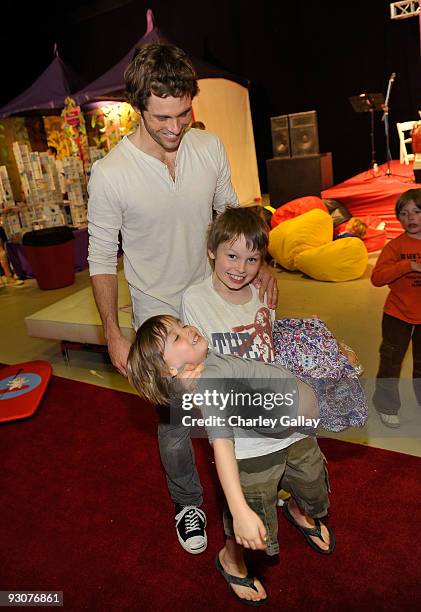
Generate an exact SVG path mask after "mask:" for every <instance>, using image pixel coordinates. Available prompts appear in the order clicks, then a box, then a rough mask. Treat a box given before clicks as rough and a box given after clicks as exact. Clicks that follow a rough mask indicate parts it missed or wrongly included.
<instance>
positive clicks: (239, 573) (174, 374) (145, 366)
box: [128, 315, 334, 605]
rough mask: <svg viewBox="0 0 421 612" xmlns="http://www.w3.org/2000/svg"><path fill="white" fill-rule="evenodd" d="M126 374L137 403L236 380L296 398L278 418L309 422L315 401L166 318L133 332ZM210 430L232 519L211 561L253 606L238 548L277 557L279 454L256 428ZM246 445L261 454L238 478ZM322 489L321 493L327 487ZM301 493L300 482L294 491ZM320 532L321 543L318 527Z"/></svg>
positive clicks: (298, 386)
mask: <svg viewBox="0 0 421 612" xmlns="http://www.w3.org/2000/svg"><path fill="white" fill-rule="evenodd" d="M203 366H204V367H203ZM186 369H188V371H187V372H186V371H185V370H186ZM128 374H129V380H130V383H131V384H132V385H133V386H134V387H135V388H136V389H137V391H138V392H139V394H140V395H141V396H143V397H145V398H146V399H148V400H150V401H152V402H159V403H167V404H168V403H169V397H170V395H171V392H172V389H174V384H173V382H174V379H175V381H176V382H180V380H181V383H182V384H183V386H184V385H185V386H186V387H187V388H188V389H189V390H191V389H192V385H193V389H196V387H195V385H200V382H201V381H204V383H205V385H209V384H210V383H211V381H212V380H215V379H221V380H225V381H226V380H229V381H230V383H233V384H234V386H235V381H236V380H238V379H243V380H247V381H248V384H249V385H250V388H251V389H253V388H256V387H255V384H256V385H257V388H258V387H259V382H258V379H265V380H264V385H265V391H266V390H267V389H275V388H276V391H277V392H278V391H279V390H282V391H283V392H284V393H283V395H284V397H287V394H289V393H292V395H294V394H295V397H296V398H298V402H295V401H294V404H295V405H294V407H293V408H291V407H289V408H288V406H283V407H282V408H281V410H282V411H284V410H286V411H287V412H288V413H289V415H290V416H291V417H292V416H293V415H294V414H295V415H305V416H307V417H311V416H314V415H316V414H317V401H316V398H315V395H314V393H313V391H312V389H311V388H310V387H309V386H307V385H306V384H305V383H303V382H301V381H299V380H297V379H294V378H293V377H292V376H291V374H290V373H289V372H288V371H287V370H285V369H284V368H282V367H281V366H277V365H274V364H266V363H262V362H259V361H255V360H250V359H241V358H239V357H236V356H231V355H220V354H218V353H217V352H215V351H212V350H209V347H208V343H207V341H206V340H205V338H204V337H203V336H202V335H201V334H200V333H199V331H198V330H197V329H196V328H195V327H193V326H190V325H183V324H182V323H181V321H179V320H177V319H175V318H174V317H172V316H169V315H158V316H155V317H151V318H150V319H148V320H147V321H145V322H144V323H143V325H141V327H140V328H139V329H138V331H137V334H136V339H135V341H134V343H133V344H132V347H131V349H130V353H129V359H128ZM192 379H193V380H192ZM260 384H261V383H260ZM199 388H200V387H199ZM278 414H279V413H278ZM204 416H206V412H205V413H204ZM207 430H208V434H209V437H210V439H211V442H212V444H213V448H214V453H215V463H216V467H217V471H218V475H219V479H220V482H221V485H222V488H223V490H224V493H225V497H226V500H227V503H228V506H229V509H230V513H227V512H226V513H225V516H224V526H225V533H226V535H227V540H226V544H225V546H224V548H223V549H222V550H221V551H220V553H219V555H218V556H217V558H216V566H217V569H218V571H219V572H220V573H221V575H222V576H223V577H224V579H225V580H226V581H227V582H228V583H229V584H231V586H232V589H233V592H234V594H235V595H236V596H237V597H238V598H239V599H241V600H243V601H245V602H246V603H250V602H254V605H257V602H261V603H263V602H264V601H265V600H266V599H267V596H266V592H265V590H264V588H263V586H262V584H261V583H260V582H259V581H258V580H257V579H256V578H253V577H252V576H251V575H249V573H248V571H247V568H246V566H245V563H244V557H243V547H244V548H252V549H254V550H255V549H266V552H267V553H268V554H270V555H275V554H277V552H278V550H279V547H278V542H277V517H276V500H277V483H278V481H279V479H280V478H281V476H282V472H283V470H284V463H283V458H282V451H281V452H279V451H278V452H276V451H275V452H274V451H273V444H272V443H273V439H272V438H269V437H267V436H266V435H265V433H264V432H263V431H262V429H259V427H255V428H254V431H252V432H250V435H248V434H247V432H246V431H245V430H244V429H243V427H242V426H235V425H234V426H231V425H230V424H229V423H228V424H227V422H225V424H221V425H220V424H218V425H213V424H211V425H209V424H207ZM269 435H270V434H269ZM249 439H253V440H254V439H257V440H258V441H259V445H260V448H259V451H258V452H256V453H255V455H254V457H253V458H252V459H250V460H249V461H244V462H243V463H244V464H246V465H245V470H244V471H243V472H242V467H241V465H240V473H241V477H240V475H239V469H238V466H237V462H236V458H235V453H234V446H235V448H237V444H238V443H239V442H240V441H241V440H244V442H245V443H247V441H248V440H249ZM240 463H241V462H240ZM297 468H298V463H297ZM324 485H325V487H326V482H325V481H324ZM299 488H300V483H299V478H298V480H297V482H296V490H297V491H298V489H299ZM303 489H304V490H305V484H304V485H303ZM325 497H326V499H325V500H319V507H320V508H321V507H322V506H323V505H326V503H327V495H326V496H325ZM316 513H317V512H316ZM323 513H324V512H323ZM317 529H318V536H319V537H321V531H320V522H319V524H318V528H317ZM315 531H316V530H315ZM328 536H329V537H330V549H329V552H331V550H333V546H334V539H333V534H332V533H331V532H328ZM318 550H320V551H321V552H325V551H322V550H321V549H319V548H318Z"/></svg>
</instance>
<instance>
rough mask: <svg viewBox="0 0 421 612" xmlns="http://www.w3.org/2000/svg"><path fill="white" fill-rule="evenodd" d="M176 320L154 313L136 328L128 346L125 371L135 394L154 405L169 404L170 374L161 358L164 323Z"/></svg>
mask: <svg viewBox="0 0 421 612" xmlns="http://www.w3.org/2000/svg"><path fill="white" fill-rule="evenodd" d="M174 321H177V319H176V318H175V317H173V316H171V315H156V316H155V317H151V318H150V319H147V320H146V321H145V322H144V323H143V324H142V325H141V326H140V327H139V329H138V330H137V333H136V338H135V340H134V341H133V344H132V346H131V348H130V352H129V357H128V360H127V372H128V379H129V382H130V384H131V385H132V386H133V387H134V388H135V389H136V391H137V392H138V393H139V395H140V396H141V397H143V398H145V399H147V400H149V401H150V402H152V403H155V404H168V403H169V384H170V373H169V371H168V366H167V364H166V363H165V360H164V349H165V342H166V340H167V337H168V325H169V324H170V323H173V322H174Z"/></svg>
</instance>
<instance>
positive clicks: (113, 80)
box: [72, 9, 248, 105]
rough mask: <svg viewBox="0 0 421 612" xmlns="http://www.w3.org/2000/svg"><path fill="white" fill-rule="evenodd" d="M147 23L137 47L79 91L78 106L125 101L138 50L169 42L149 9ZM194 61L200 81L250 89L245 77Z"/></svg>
mask: <svg viewBox="0 0 421 612" xmlns="http://www.w3.org/2000/svg"><path fill="white" fill-rule="evenodd" d="M146 22H147V27H146V32H145V34H144V35H143V36H142V38H141V39H140V40H138V41H137V43H136V44H135V45H133V46H132V47H131V49H130V50H129V51H128V52H127V53H126V55H125V56H124V57H123V58H122V59H121V60H120V61H119V62H117V64H115V65H114V66H113V67H112V68H110V69H109V70H107V72H105V73H104V74H103V75H102V76H100V77H99V78H97V79H96V80H95V81H93V82H92V83H90V84H89V85H87V86H86V87H84V88H83V89H81V90H80V91H77V92H76V93H75V94H74V95H73V96H72V97H73V98H74V99H75V100H76V102H77V104H80V105H83V104H87V103H89V102H96V101H97V102H99V101H102V100H110V101H113V100H115V101H124V100H125V95H124V89H125V84H124V71H125V69H126V67H127V65H128V64H129V63H130V61H131V60H132V58H133V55H134V53H135V52H136V50H137V49H139V48H140V47H142V46H144V45H147V44H148V43H153V42H158V41H165V40H168V39H167V38H166V37H165V36H164V35H163V34H162V32H161V31H160V30H159V29H158V28H157V27H155V25H154V19H153V13H152V11H151V9H148V10H147V12H146ZM192 61H193V64H194V67H195V69H196V72H197V75H198V77H199V79H209V78H219V79H228V80H230V81H234V82H236V83H238V84H240V85H243V86H244V87H248V81H247V79H244V78H243V77H239V76H237V75H235V74H232V73H229V72H226V71H225V70H221V69H219V68H216V67H215V66H212V65H210V64H207V63H206V62H202V61H200V60H196V59H195V58H192Z"/></svg>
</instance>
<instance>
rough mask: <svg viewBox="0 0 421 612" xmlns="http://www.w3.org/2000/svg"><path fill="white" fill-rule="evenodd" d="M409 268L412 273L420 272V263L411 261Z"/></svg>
mask: <svg viewBox="0 0 421 612" xmlns="http://www.w3.org/2000/svg"><path fill="white" fill-rule="evenodd" d="M411 268H412V271H413V272H421V263H418V262H417V261H411Z"/></svg>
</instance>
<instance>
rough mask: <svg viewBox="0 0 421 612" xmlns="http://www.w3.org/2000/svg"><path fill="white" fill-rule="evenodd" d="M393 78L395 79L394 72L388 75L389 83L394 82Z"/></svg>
mask: <svg viewBox="0 0 421 612" xmlns="http://www.w3.org/2000/svg"><path fill="white" fill-rule="evenodd" d="M395 78H396V72H392V74H391V75H390V79H389V81H390V82H391V83H393V81H394V80H395Z"/></svg>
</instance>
